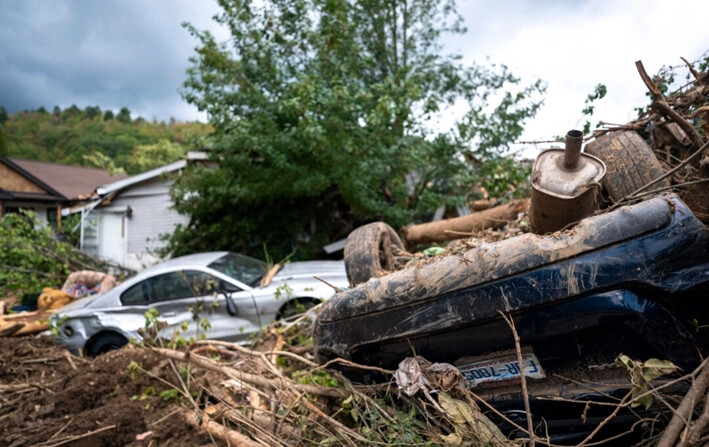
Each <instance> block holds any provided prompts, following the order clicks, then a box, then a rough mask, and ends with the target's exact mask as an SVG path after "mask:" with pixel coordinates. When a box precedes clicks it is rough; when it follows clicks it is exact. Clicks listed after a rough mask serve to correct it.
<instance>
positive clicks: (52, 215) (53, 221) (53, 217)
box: [47, 208, 59, 230]
mask: <svg viewBox="0 0 709 447" xmlns="http://www.w3.org/2000/svg"><path fill="white" fill-rule="evenodd" d="M47 223H48V224H49V227H50V228H51V229H53V230H56V229H57V228H58V223H59V222H58V221H57V209H56V208H47Z"/></svg>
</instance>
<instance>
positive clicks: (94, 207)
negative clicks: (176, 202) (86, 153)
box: [65, 153, 204, 270]
mask: <svg viewBox="0 0 709 447" xmlns="http://www.w3.org/2000/svg"><path fill="white" fill-rule="evenodd" d="M188 159H189V160H195V159H196V160H203V159H204V157H203V154H201V153H190V154H189V155H188ZM187 163H188V161H187V160H179V161H176V162H174V163H170V164H168V165H165V166H161V167H159V168H156V169H153V170H150V171H147V172H143V173H141V174H138V175H134V176H131V177H126V178H123V179H120V180H117V181H114V182H111V183H107V184H105V185H102V186H99V187H98V188H96V193H95V195H94V197H93V198H92V200H91V201H89V202H87V203H84V204H83V205H81V206H79V207H74V208H72V209H71V210H65V214H69V213H76V212H80V213H81V224H80V225H81V250H83V251H85V252H87V253H89V254H92V255H94V256H97V257H99V258H101V259H104V260H107V261H111V262H114V263H117V264H119V265H122V266H124V267H127V268H129V269H133V270H142V269H143V268H145V267H148V266H150V265H153V264H155V263H157V262H160V261H161V259H160V258H159V257H158V256H157V255H156V254H155V253H154V251H155V249H157V248H159V247H162V246H163V245H164V242H162V241H160V236H161V235H164V234H170V233H172V231H173V230H174V228H175V226H176V225H177V224H180V223H182V224H186V223H187V222H188V221H189V218H188V217H186V216H183V215H180V214H178V213H177V212H176V211H175V210H174V209H173V207H172V200H171V199H170V193H169V192H170V186H171V185H172V184H173V182H174V179H175V177H176V176H177V175H179V174H180V173H181V172H182V170H183V169H184V168H185V166H187Z"/></svg>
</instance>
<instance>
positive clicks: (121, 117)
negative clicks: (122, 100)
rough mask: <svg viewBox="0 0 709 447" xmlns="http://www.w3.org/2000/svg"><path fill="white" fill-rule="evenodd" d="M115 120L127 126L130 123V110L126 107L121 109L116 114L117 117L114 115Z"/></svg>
mask: <svg viewBox="0 0 709 447" xmlns="http://www.w3.org/2000/svg"><path fill="white" fill-rule="evenodd" d="M116 119H117V120H118V121H120V122H122V123H124V124H129V123H130V122H131V119H130V110H129V109H128V107H121V110H120V111H119V112H118V115H116Z"/></svg>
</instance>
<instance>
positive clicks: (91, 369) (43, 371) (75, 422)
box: [0, 337, 210, 447]
mask: <svg viewBox="0 0 709 447" xmlns="http://www.w3.org/2000/svg"><path fill="white" fill-rule="evenodd" d="M131 362H136V363H137V364H139V365H141V367H142V368H143V369H145V370H146V371H150V372H151V373H152V374H154V375H155V376H157V377H160V378H162V379H164V380H165V381H166V382H168V383H173V382H176V381H177V379H176V376H175V374H174V373H173V372H172V370H171V368H170V366H169V365H168V364H167V363H166V362H165V360H164V359H162V358H160V357H158V356H157V355H155V354H154V353H152V352H150V351H147V350H145V349H140V348H135V347H127V348H125V349H121V350H119V351H113V352H109V353H107V354H105V355H103V356H100V357H98V358H96V359H85V358H81V357H76V356H73V355H71V354H69V353H68V352H67V351H66V350H65V349H63V348H61V347H60V346H58V345H57V344H56V343H55V342H54V341H53V340H52V339H51V338H48V337H42V338H34V337H20V338H0V446H8V447H21V446H31V445H36V444H40V443H44V444H42V445H46V446H49V445H55V444H57V445H58V444H59V443H62V442H64V443H62V444H61V445H68V446H77V447H78V446H99V445H100V446H148V445H152V446H196V445H203V444H207V443H209V442H210V440H209V437H208V436H206V435H204V434H202V433H197V432H196V431H194V430H193V429H192V428H190V427H188V426H186V424H185V423H184V422H183V420H182V419H181V418H180V417H179V416H178V414H177V413H175V414H173V415H172V416H170V415H171V413H173V412H176V411H177V410H179V409H180V408H182V404H181V403H180V401H179V400H178V399H177V398H171V399H168V400H164V399H163V398H162V397H160V396H159V394H160V392H162V391H165V390H169V389H170V386H169V385H167V384H165V383H163V382H161V381H160V380H157V379H154V378H151V377H150V376H149V375H147V374H146V373H143V372H136V373H133V374H131V372H130V371H129V370H128V365H129V364H130V363H131ZM197 385H198V384H197V383H195V384H193V388H195V387H196V386H197ZM110 426H115V427H114V428H108V427H110ZM101 429H103V431H98V432H96V431H97V430H101ZM92 431H94V432H96V433H95V434H93V435H90V436H84V437H81V436H83V435H86V434H87V433H89V432H92ZM146 432H152V434H150V435H148V436H146V435H145V434H146ZM140 435H142V436H144V437H145V438H144V439H143V440H138V439H139V438H141V437H142V436H140ZM74 437H75V439H74V440H72V438H74ZM67 441H68V442H67Z"/></svg>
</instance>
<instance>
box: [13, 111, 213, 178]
mask: <svg viewBox="0 0 709 447" xmlns="http://www.w3.org/2000/svg"><path fill="white" fill-rule="evenodd" d="M2 111H4V108H3V109H0V112H2ZM118 116H119V117H120V120H119V119H114V113H113V112H112V111H110V110H106V111H105V112H102V111H101V109H100V107H98V106H89V107H86V109H84V110H81V109H80V108H78V107H77V106H72V107H69V108H67V109H65V110H62V109H61V108H60V107H59V106H56V107H54V109H53V110H52V113H51V114H49V113H47V112H46V111H45V109H44V108H43V107H40V109H38V110H36V111H24V112H19V113H17V114H15V115H7V116H6V118H5V122H4V124H0V154H2V155H7V156H9V157H18V158H24V159H29V160H39V161H50V162H55V163H62V164H73V165H78V166H91V167H99V168H102V169H109V170H114V171H121V170H124V171H126V172H127V173H129V174H137V173H139V172H142V169H144V168H145V167H146V166H147V165H151V166H152V164H150V163H147V164H146V161H145V157H146V154H145V153H144V152H145V148H146V147H148V146H152V145H157V146H160V147H162V148H167V150H166V151H162V152H161V151H158V152H157V153H159V155H157V158H156V159H155V162H156V163H160V164H165V163H170V162H172V161H175V160H178V159H179V158H180V157H182V155H183V154H184V153H185V152H186V151H187V150H188V149H191V148H194V147H196V146H201V144H202V143H203V138H204V136H205V135H207V134H209V133H210V132H211V131H212V128H211V126H209V125H207V124H203V123H198V122H192V123H180V122H175V121H174V120H171V121H170V122H169V123H165V122H147V121H145V120H140V119H135V120H132V121H131V120H130V111H129V110H128V109H127V108H125V107H124V108H123V109H121V112H120V113H119V114H118ZM1 117H2V114H1V113H0V118H1ZM166 144H167V145H168V146H165V145H166ZM178 147H179V148H180V150H178V149H177V148H178ZM149 152H150V151H149ZM157 153H155V152H153V153H152V154H153V155H156V154H157ZM152 167H155V166H152Z"/></svg>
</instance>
